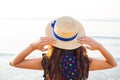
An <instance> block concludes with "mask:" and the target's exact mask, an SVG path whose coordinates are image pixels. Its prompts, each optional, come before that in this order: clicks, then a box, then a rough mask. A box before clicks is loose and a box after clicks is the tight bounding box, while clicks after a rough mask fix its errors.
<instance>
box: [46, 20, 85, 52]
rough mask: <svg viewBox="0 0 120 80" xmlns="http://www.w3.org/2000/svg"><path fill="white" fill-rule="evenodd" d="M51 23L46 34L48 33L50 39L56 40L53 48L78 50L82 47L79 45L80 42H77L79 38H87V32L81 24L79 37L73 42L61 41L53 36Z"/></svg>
mask: <svg viewBox="0 0 120 80" xmlns="http://www.w3.org/2000/svg"><path fill="white" fill-rule="evenodd" d="M51 23H52V22H51ZM51 23H49V24H48V25H47V27H46V30H45V33H46V36H47V37H50V38H53V39H55V40H56V42H55V43H54V44H53V46H55V47H58V48H61V49H67V50H72V49H76V48H78V47H80V46H81V44H80V43H78V41H77V37H78V36H85V30H84V28H83V26H82V24H81V23H79V22H78V29H79V30H78V35H77V37H76V38H75V39H73V40H71V41H61V40H59V39H57V38H56V37H55V36H54V34H53V31H52V27H51Z"/></svg>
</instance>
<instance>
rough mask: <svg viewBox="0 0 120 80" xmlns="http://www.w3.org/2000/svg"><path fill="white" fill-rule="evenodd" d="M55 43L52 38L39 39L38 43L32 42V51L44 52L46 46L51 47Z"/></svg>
mask: <svg viewBox="0 0 120 80" xmlns="http://www.w3.org/2000/svg"><path fill="white" fill-rule="evenodd" d="M54 43H55V40H54V39H53V38H49V37H41V38H40V39H39V40H38V41H36V42H34V43H32V44H31V46H32V47H33V49H35V50H36V49H37V50H41V51H46V50H47V48H45V46H46V45H52V44H54Z"/></svg>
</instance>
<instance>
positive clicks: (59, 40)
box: [45, 16, 85, 50]
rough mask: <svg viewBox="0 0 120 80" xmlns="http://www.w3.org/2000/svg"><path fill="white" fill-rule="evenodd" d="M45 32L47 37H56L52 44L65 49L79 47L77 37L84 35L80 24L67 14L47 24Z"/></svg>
mask: <svg viewBox="0 0 120 80" xmlns="http://www.w3.org/2000/svg"><path fill="white" fill-rule="evenodd" d="M45 32H46V36H47V37H50V38H54V39H56V42H55V44H53V46H55V47H58V48H61V49H67V50H71V49H76V48H78V47H80V46H81V44H80V43H78V41H77V37H78V36H84V35H85V31H84V28H83V26H82V24H81V23H80V22H78V21H77V20H75V19H73V18H71V17H67V16H64V17H60V18H57V19H55V20H53V21H52V22H51V23H49V24H48V26H47V27H46V30H45Z"/></svg>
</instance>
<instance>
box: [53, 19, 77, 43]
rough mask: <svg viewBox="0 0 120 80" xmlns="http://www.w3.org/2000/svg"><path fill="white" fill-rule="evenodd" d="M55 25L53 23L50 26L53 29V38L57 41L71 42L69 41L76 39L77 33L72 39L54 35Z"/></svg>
mask: <svg viewBox="0 0 120 80" xmlns="http://www.w3.org/2000/svg"><path fill="white" fill-rule="evenodd" d="M55 23H56V21H54V22H53V23H52V24H51V27H52V28H53V34H54V36H55V37H56V38H57V39H59V40H61V41H71V40H73V39H75V38H76V37H77V35H78V33H76V34H75V35H74V36H72V37H70V38H63V37H61V36H59V35H57V34H56V33H55V31H54V26H55Z"/></svg>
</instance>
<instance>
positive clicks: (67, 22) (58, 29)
mask: <svg viewBox="0 0 120 80" xmlns="http://www.w3.org/2000/svg"><path fill="white" fill-rule="evenodd" d="M54 31H55V33H56V34H57V35H59V36H60V37H63V38H70V37H72V36H74V35H75V34H76V33H77V32H78V23H77V21H76V20H74V19H73V18H71V17H61V18H59V19H57V20H56V24H55V27H54Z"/></svg>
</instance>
